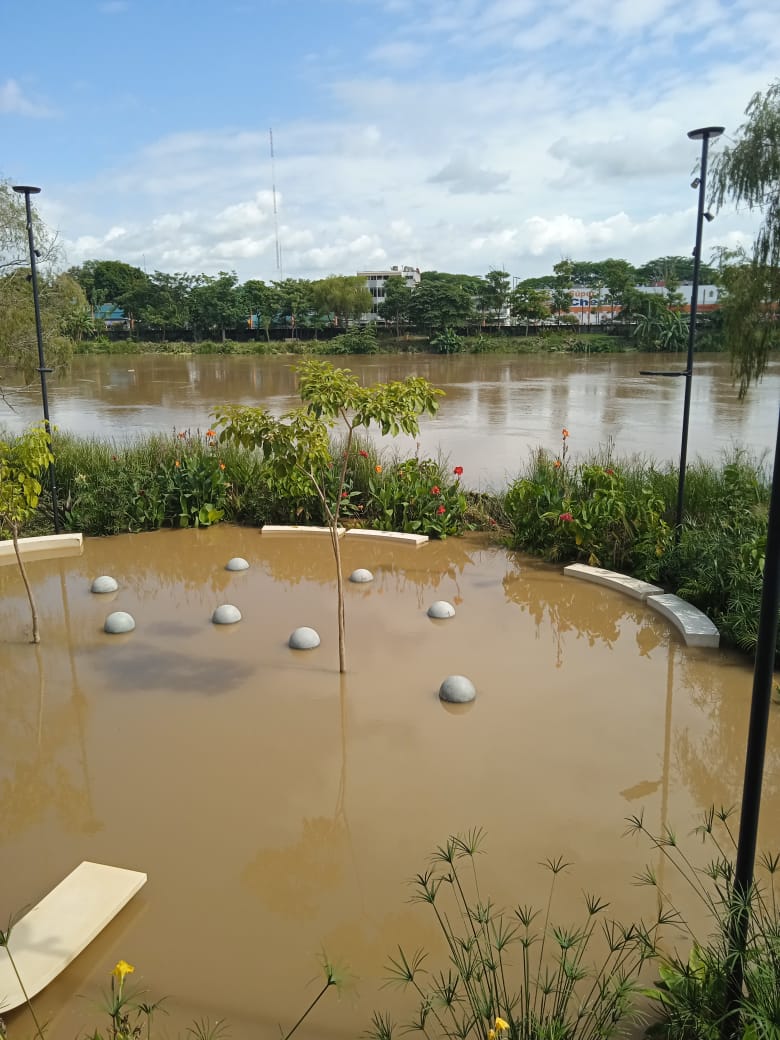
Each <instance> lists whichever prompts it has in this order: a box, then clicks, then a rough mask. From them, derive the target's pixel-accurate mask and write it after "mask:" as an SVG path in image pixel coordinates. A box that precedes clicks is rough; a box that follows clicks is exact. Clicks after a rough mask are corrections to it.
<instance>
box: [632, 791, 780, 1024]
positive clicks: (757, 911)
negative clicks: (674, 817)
mask: <svg viewBox="0 0 780 1040" xmlns="http://www.w3.org/2000/svg"><path fill="white" fill-rule="evenodd" d="M733 813H734V810H733V809H725V808H721V809H719V810H715V809H714V808H710V809H709V810H707V812H705V813H704V814H703V816H702V821H701V823H700V824H699V826H698V827H697V828H696V834H697V835H698V836H699V838H700V839H701V841H702V842H703V843H705V844H706V845H707V847H708V848H710V849H712V850H713V858H712V859H711V860H709V861H708V862H707V863H706V864H705V865H704V866H697V865H696V863H695V862H694V859H693V858H692V857H691V856H690V855H689V854H688V853H687V852H686V851H685V849H684V848H683V847H682V845H681V844H680V841H679V840H678V838H677V835H676V834H675V832H674V831H673V830H671V829H670V828H664V830H663V831H662V832H661V833H660V834H653V833H652V832H651V831H650V830H649V829H648V828H647V826H646V825H645V822H644V817H643V816H642V815H641V814H640V815H638V816H632V817H630V818H629V820H628V824H629V832H630V833H635V834H641V835H643V836H644V837H645V838H647V839H648V840H649V841H650V842H651V844H652V846H653V847H654V848H655V849H657V850H658V851H660V853H661V855H662V856H663V858H664V860H665V861H666V863H668V864H669V865H670V866H671V868H672V870H673V872H674V874H675V875H676V876H677V877H678V878H679V879H681V880H682V882H683V883H684V885H685V887H686V889H687V891H688V892H689V894H691V895H692V896H693V897H694V899H695V900H696V901H697V902H699V903H700V904H701V905H702V906H703V908H704V910H705V911H706V915H707V927H708V931H709V934H708V936H707V938H706V939H702V938H700V937H699V936H697V935H696V933H695V931H694V929H693V927H692V926H691V924H690V923H689V921H688V920H687V919H686V917H685V916H684V915H683V914H682V913H681V912H680V911H679V909H678V905H679V901H677V900H675V899H674V898H673V897H672V895H671V893H670V892H669V890H668V889H667V888H665V887H664V886H663V885H662V883H661V881H660V880H659V876H658V874H657V872H656V871H655V870H653V869H652V868H650V867H646V868H645V870H644V872H643V873H642V874H641V875H640V877H639V878H638V880H639V882H640V883H642V884H645V885H649V886H651V887H652V888H653V889H654V890H655V891H656V892H657V894H658V899H659V904H660V905H661V906H662V907H664V908H666V910H665V912H668V913H673V914H674V915H675V917H676V920H677V925H678V929H680V930H682V933H683V934H684V935H686V936H687V938H688V941H689V943H690V948H689V949H688V950H687V951H685V952H683V953H682V954H678V952H677V951H676V950H674V951H671V952H667V953H665V954H663V955H662V959H661V961H660V964H659V976H660V977H659V980H658V982H657V983H656V985H655V986H653V987H651V988H650V989H648V990H646V991H645V992H646V995H647V996H648V997H649V998H650V999H651V1000H652V1001H653V1004H654V1010H655V1012H656V1013H657V1015H658V1019H657V1021H655V1022H654V1023H653V1024H652V1025H651V1026H650V1028H649V1029H648V1031H647V1035H648V1036H650V1037H661V1038H663V1040H720V1038H721V1037H722V1036H724V1035H727V1036H733V1037H736V1038H737V1040H770V1038H775V1037H777V1035H778V1028H780V915H779V914H778V903H777V896H778V893H777V891H776V888H775V875H776V874H777V872H778V869H779V868H780V856H777V855H770V854H763V855H762V856H761V857H760V858H759V867H760V868H761V876H760V877H759V879H758V880H757V881H756V882H754V884H753V886H752V887H751V889H750V891H749V892H748V894H747V895H746V896H745V895H742V894H741V893H738V892H736V891H735V886H734V864H733V856H734V853H735V851H736V841H735V838H734V834H733V832H732V829H731V825H730V819H731V817H732V815H733ZM738 918H740V919H742V921H744V922H745V923H746V925H747V928H746V942H745V946H744V949H742V950H741V951H740V950H738V949H737V946H736V943H735V934H736V930H735V922H736V920H737V919H738ZM737 957H740V958H741V967H742V975H743V987H742V993H741V998H740V1000H739V1007H738V1012H739V1014H738V1018H737V1019H732V1018H731V1015H730V1007H729V993H730V981H731V977H732V972H733V970H734V967H735V962H736V959H737Z"/></svg>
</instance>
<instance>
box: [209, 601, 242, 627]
mask: <svg viewBox="0 0 780 1040" xmlns="http://www.w3.org/2000/svg"><path fill="white" fill-rule="evenodd" d="M211 620H212V621H213V622H214V624H215V625H235V623H236V622H237V621H240V620H241V611H240V610H239V609H238V607H234V606H233V604H232V603H222V604H221V605H220V606H219V607H217V609H216V610H215V611H214V613H213V614H212V615H211Z"/></svg>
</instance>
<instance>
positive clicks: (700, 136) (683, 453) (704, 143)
mask: <svg viewBox="0 0 780 1040" xmlns="http://www.w3.org/2000/svg"><path fill="white" fill-rule="evenodd" d="M723 130H724V128H723V127H722V126H703V127H700V128H699V129H698V130H689V131H688V137H690V139H691V140H692V141H701V163H700V165H699V176H698V177H695V178H694V179H693V181H692V182H691V187H692V188H698V189H699V206H698V211H697V215H696V246H695V248H694V250H693V285H692V287H691V318H690V325H689V326H688V359H687V362H686V365H685V369H684V370H683V371H682V372H679V371H678V372H653V371H640V373H639V374H640V376H670V377H673V378H674V377H679V376H685V400H684V404H683V421H682V442H681V444H680V475H679V477H678V481H677V514H676V521H675V538H677V539H679V537H680V527H681V526H682V517H683V499H684V498H685V468H686V465H687V461H688V423H689V420H690V415H691V380H692V379H693V347H694V344H695V342H696V311H697V309H698V305H699V269H700V267H701V233H702V227H703V225H704V221H705V219H706V220H707V221H710V220H712V219H713V216H712V214H711V213H710V212H708V211H707V210H705V208H704V207H705V192H706V190H707V152H708V150H709V144H710V141H711V140H714V139H715V138H716V137H720V135H721V134H722V133H723Z"/></svg>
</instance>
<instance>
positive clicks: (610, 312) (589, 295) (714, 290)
mask: <svg viewBox="0 0 780 1040" xmlns="http://www.w3.org/2000/svg"><path fill="white" fill-rule="evenodd" d="M634 288H635V289H636V291H637V292H640V293H650V294H652V295H657V296H661V295H664V296H665V295H666V293H667V290H666V286H665V285H664V283H663V282H656V283H655V284H653V285H636V286H634ZM674 291H675V293H678V294H679V295H680V296H682V298H683V304H682V306H681V308H680V309H681V310H682V311H689V310H690V309H691V297H692V295H693V285H692V284H691V283H690V282H686V283H684V284H683V285H679V286H677V288H676V289H675V290H674ZM719 300H720V289H719V287H718V286H717V285H700V286H699V290H698V293H697V304H696V307H697V310H699V311H708V310H712V309H713V308H714V307H716V306H717V304H718V301H719ZM608 301H609V293H608V292H607V290H606V289H605V288H602V289H594V288H592V287H588V286H585V287H582V286H581V287H579V288H574V289H572V290H571V311H570V313H571V314H573V315H574V316H575V318H577V319H578V320H579V323H580V325H600V324H601V323H602V322H604V321H612V319H613V318H615V317H617V315H618V314H620V307H619V306H618V304H614V305H613V304H611V303H609V302H608Z"/></svg>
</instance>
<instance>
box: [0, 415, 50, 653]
mask: <svg viewBox="0 0 780 1040" xmlns="http://www.w3.org/2000/svg"><path fill="white" fill-rule="evenodd" d="M53 460H54V456H53V455H52V453H51V442H50V437H49V434H48V432H47V430H46V429H45V428H44V425H43V424H41V425H40V426H33V427H31V428H30V429H29V430H27V432H26V433H24V434H22V435H21V436H19V437H16V438H15V439H14V440H13V441H10V442H8V441H0V532H3V533H4V532H8V533H10V535H11V538H12V540H13V543H14V553H15V554H16V562H17V564H18V566H19V573H20V574H21V577H22V581H23V582H24V588H25V591H26V593H27V600H28V602H29V604H30V615H31V617H32V642H33V643H40V641H41V636H40V632H39V631H38V608H37V606H36V604H35V597H34V596H33V591H32V586H31V585H30V580H29V578H28V576H27V570H26V568H25V566H24V561H23V560H22V554H21V551H20V549H19V529H20V527H21V526H22V524H23V523H25V521H26V520H29V519H30V517H31V516H32V515H33V513H34V512H35V510H36V508H37V506H38V498H39V497H40V494H41V481H40V477H41V473H42V472H43V470H45V469H46V468H47V467H48V466H50V465H51V463H52V462H53Z"/></svg>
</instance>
